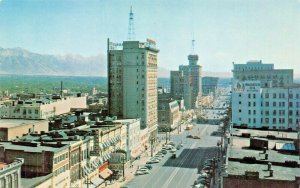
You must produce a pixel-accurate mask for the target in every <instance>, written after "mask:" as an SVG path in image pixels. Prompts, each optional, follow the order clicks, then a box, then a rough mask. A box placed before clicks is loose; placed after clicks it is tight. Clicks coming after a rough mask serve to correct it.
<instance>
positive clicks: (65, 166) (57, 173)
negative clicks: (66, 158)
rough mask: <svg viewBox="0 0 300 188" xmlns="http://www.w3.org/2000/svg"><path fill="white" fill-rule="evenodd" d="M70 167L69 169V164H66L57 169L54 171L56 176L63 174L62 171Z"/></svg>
mask: <svg viewBox="0 0 300 188" xmlns="http://www.w3.org/2000/svg"><path fill="white" fill-rule="evenodd" d="M68 169H69V165H68V164H66V165H64V166H62V167H60V168H59V169H57V170H55V171H54V176H58V175H59V174H61V173H63V172H65V171H67V170H68Z"/></svg>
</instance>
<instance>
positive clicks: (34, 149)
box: [0, 142, 69, 153]
mask: <svg viewBox="0 0 300 188" xmlns="http://www.w3.org/2000/svg"><path fill="white" fill-rule="evenodd" d="M2 146H3V147H4V148H5V149H8V150H22V151H24V152H30V153H41V152H43V151H50V152H58V151H61V150H64V149H65V148H68V147H69V146H68V145H62V146H61V147H51V146H41V145H40V143H38V145H37V146H36V147H35V146H26V145H17V144H12V143H11V142H0V147H2Z"/></svg>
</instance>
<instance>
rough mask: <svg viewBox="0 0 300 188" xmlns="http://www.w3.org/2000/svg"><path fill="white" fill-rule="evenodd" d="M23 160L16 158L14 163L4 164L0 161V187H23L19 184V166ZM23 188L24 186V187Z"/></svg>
mask: <svg viewBox="0 0 300 188" xmlns="http://www.w3.org/2000/svg"><path fill="white" fill-rule="evenodd" d="M23 163H24V160H23V159H21V158H16V159H15V160H14V161H12V162H9V163H6V162H4V161H1V160H0V187H1V188H11V187H16V188H18V187H23V185H22V183H21V166H22V164H23ZM24 186H25V185H24Z"/></svg>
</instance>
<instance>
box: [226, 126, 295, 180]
mask: <svg viewBox="0 0 300 188" xmlns="http://www.w3.org/2000/svg"><path fill="white" fill-rule="evenodd" d="M232 133H233V134H234V136H231V143H230V145H229V147H228V151H227V152H228V153H227V155H228V167H227V172H228V174H229V175H245V172H246V171H252V172H259V178H260V179H276V180H290V181H292V180H295V176H299V175H300V168H299V167H294V168H292V167H286V166H284V165H283V164H284V163H285V161H295V162H297V163H298V165H299V164H300V158H299V156H298V155H295V154H289V153H283V152H278V151H276V150H275V149H274V148H275V145H276V143H283V144H284V143H291V144H292V143H293V141H292V140H281V139H267V138H258V137H256V136H267V135H274V136H276V137H278V138H281V137H283V138H294V139H296V136H297V134H296V133H293V132H281V131H261V130H252V129H233V131H232ZM242 133H251V137H252V136H254V137H253V138H254V139H258V140H265V141H268V149H267V151H266V153H267V154H268V159H265V154H263V150H256V149H251V148H250V138H245V137H240V135H241V134H242ZM235 135H236V136H235ZM244 157H255V158H256V162H254V163H246V162H244V161H243V160H242V159H243V158H244ZM269 162H271V163H272V167H271V169H272V170H273V176H272V177H270V176H269V175H270V172H269V171H268V170H267V169H268V166H267V164H268V163H269Z"/></svg>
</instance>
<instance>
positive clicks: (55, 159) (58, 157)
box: [53, 153, 68, 164]
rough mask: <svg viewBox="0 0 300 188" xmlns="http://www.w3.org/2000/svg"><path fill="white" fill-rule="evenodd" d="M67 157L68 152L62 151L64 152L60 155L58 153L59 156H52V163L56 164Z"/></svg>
mask: <svg viewBox="0 0 300 188" xmlns="http://www.w3.org/2000/svg"><path fill="white" fill-rule="evenodd" d="M67 158H68V153H64V154H61V155H59V156H57V157H54V160H53V161H54V164H57V163H59V162H60V161H63V160H65V159H67Z"/></svg>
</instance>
